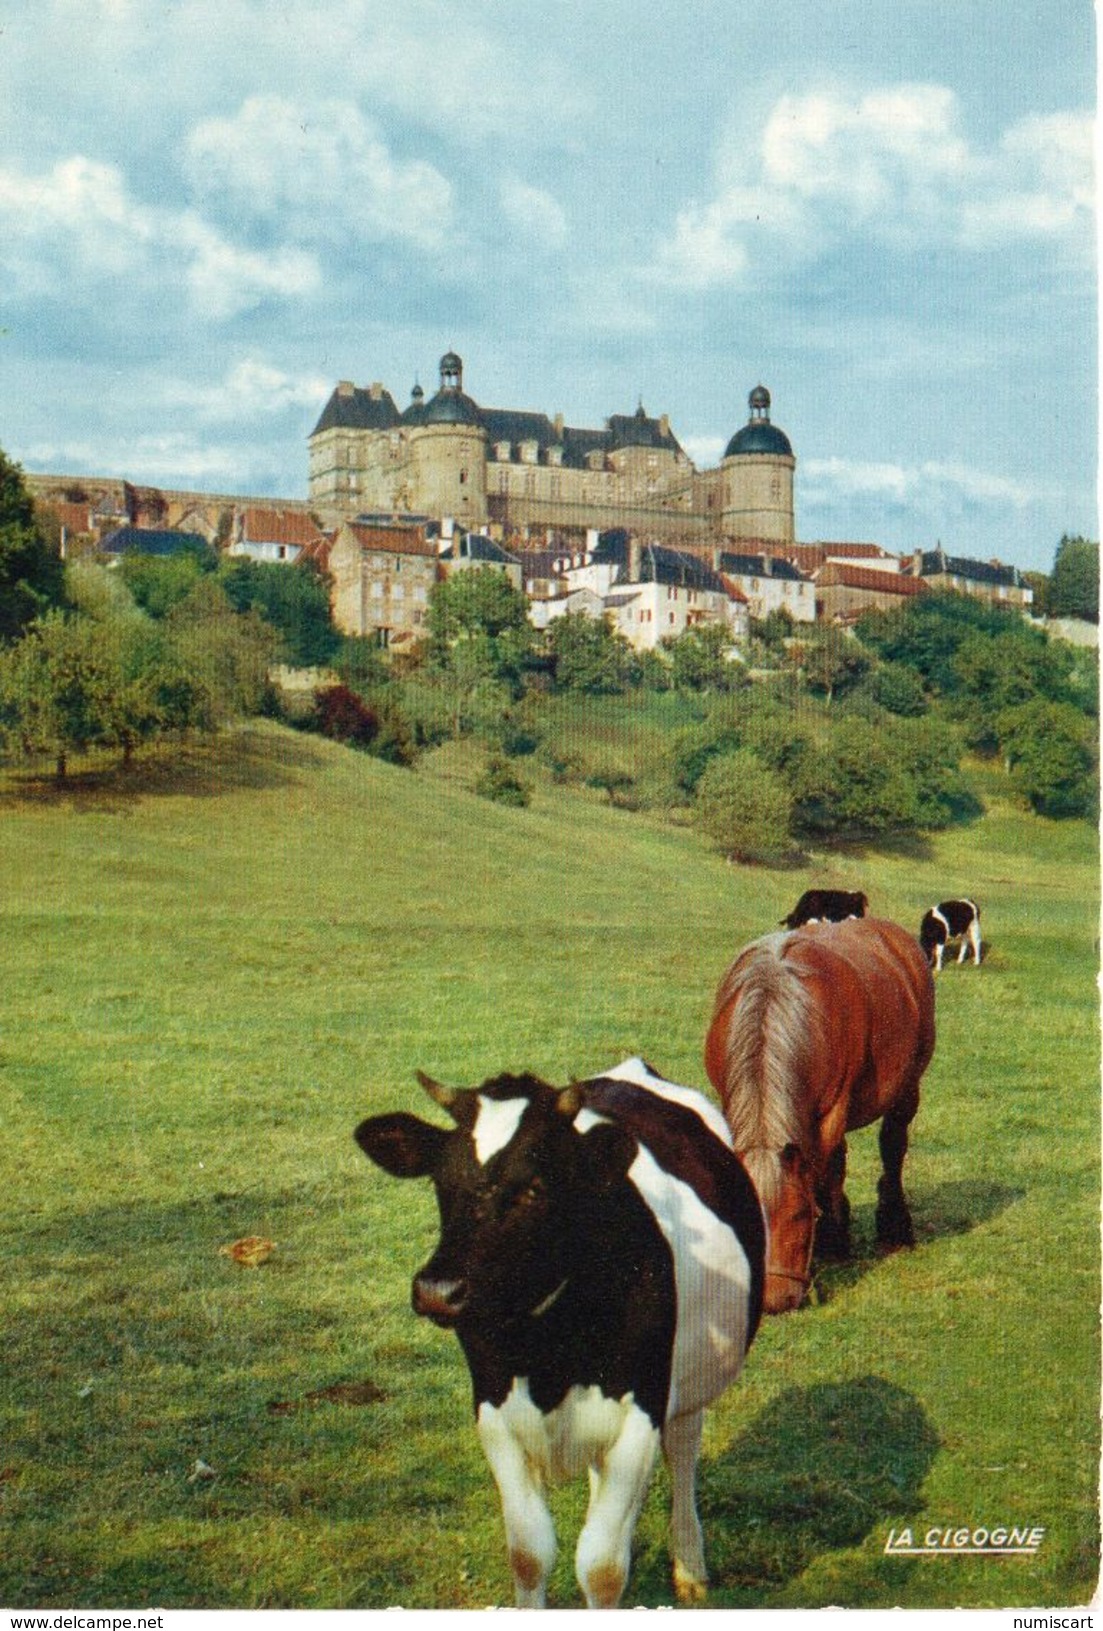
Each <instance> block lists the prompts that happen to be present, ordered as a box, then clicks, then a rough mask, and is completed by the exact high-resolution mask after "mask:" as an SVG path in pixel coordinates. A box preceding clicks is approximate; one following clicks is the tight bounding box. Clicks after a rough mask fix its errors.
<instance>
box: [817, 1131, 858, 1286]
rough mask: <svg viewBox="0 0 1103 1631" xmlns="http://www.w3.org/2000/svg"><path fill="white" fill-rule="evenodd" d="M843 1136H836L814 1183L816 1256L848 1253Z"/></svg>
mask: <svg viewBox="0 0 1103 1631" xmlns="http://www.w3.org/2000/svg"><path fill="white" fill-rule="evenodd" d="M845 1183H846V1139H845V1138H843V1139H840V1140H839V1142H838V1144H836V1146H835V1148H834V1149H833V1150H832V1152H831V1154H830V1156H829V1157H828V1162H827V1166H826V1168H825V1170H824V1174H823V1177H822V1178H821V1179H820V1181H819V1183H818V1184H817V1186H816V1205H817V1206H818V1207H819V1209H820V1216H819V1220H818V1222H817V1223H816V1251H817V1253H818V1254H819V1256H820V1257H834V1258H837V1259H845V1258H848V1257H849V1256H850V1202H849V1201H848V1200H847V1198H846V1190H845V1189H844V1188H843V1185H844V1184H845Z"/></svg>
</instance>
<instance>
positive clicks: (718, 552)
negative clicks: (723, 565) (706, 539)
mask: <svg viewBox="0 0 1103 1631" xmlns="http://www.w3.org/2000/svg"><path fill="white" fill-rule="evenodd" d="M723 558H724V551H723V550H722V549H721V548H720V545H719V544H716V545H714V546H713V551H712V570H713V571H714V572H719V571H720V562H721V561H722V560H723Z"/></svg>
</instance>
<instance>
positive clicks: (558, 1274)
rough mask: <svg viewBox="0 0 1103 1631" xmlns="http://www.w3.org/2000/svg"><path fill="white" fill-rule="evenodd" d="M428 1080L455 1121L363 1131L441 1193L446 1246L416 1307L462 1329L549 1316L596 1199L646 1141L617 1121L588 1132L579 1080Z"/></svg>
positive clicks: (366, 1147) (384, 1162) (377, 1156)
mask: <svg viewBox="0 0 1103 1631" xmlns="http://www.w3.org/2000/svg"><path fill="white" fill-rule="evenodd" d="M418 1080H419V1082H420V1083H421V1085H422V1087H423V1088H424V1089H425V1091H426V1092H427V1093H428V1094H429V1096H430V1098H432V1099H434V1100H435V1101H436V1103H437V1104H439V1105H440V1106H441V1107H442V1109H444V1110H446V1111H447V1112H448V1114H449V1115H450V1116H451V1118H452V1121H453V1123H454V1125H453V1126H452V1127H449V1128H445V1127H439V1126H434V1125H433V1124H431V1123H430V1122H426V1121H422V1120H421V1119H420V1118H419V1117H418V1116H411V1115H407V1114H406V1113H405V1112H403V1111H396V1112H393V1113H391V1114H389V1115H383V1116H371V1117H369V1119H368V1120H367V1121H363V1122H361V1123H360V1126H359V1127H358V1128H357V1129H356V1133H355V1138H356V1142H357V1143H358V1144H359V1146H360V1148H361V1149H362V1150H363V1152H364V1154H365V1155H366V1156H367V1157H368V1158H369V1160H371V1161H374V1162H375V1163H376V1165H377V1166H380V1167H382V1168H383V1169H384V1171H385V1172H389V1173H391V1174H392V1175H393V1176H394V1177H396V1178H431V1179H432V1180H433V1184H434V1186H435V1188H436V1192H437V1204H438V1207H439V1210H440V1224H441V1232H440V1242H439V1244H438V1246H437V1249H436V1251H435V1252H434V1253H433V1255H432V1257H431V1258H430V1259H429V1261H428V1263H426V1265H425V1267H424V1268H422V1269H421V1270H419V1272H418V1273H417V1274H416V1275H415V1276H414V1283H413V1306H414V1311H415V1313H418V1314H424V1315H426V1316H427V1317H428V1318H429V1319H431V1320H434V1321H435V1322H436V1323H437V1324H438V1325H444V1326H454V1325H457V1324H459V1323H460V1321H463V1320H482V1319H484V1318H489V1319H491V1320H493V1321H495V1322H498V1323H509V1322H510V1321H513V1320H517V1319H521V1318H524V1317H525V1316H527V1315H532V1314H536V1313H538V1312H540V1311H542V1310H543V1309H544V1308H546V1307H547V1306H550V1304H549V1299H552V1298H556V1297H557V1296H558V1294H559V1292H560V1291H561V1290H562V1288H563V1286H564V1284H565V1282H566V1281H567V1280H568V1279H569V1277H570V1274H571V1273H572V1271H573V1269H574V1267H575V1265H576V1264H577V1262H578V1257H579V1252H580V1246H581V1242H582V1241H583V1240H584V1238H585V1231H586V1224H587V1220H588V1218H592V1216H593V1212H594V1205H595V1202H596V1201H597V1200H598V1199H599V1197H600V1196H601V1195H602V1194H604V1193H607V1192H608V1191H609V1190H610V1189H611V1188H612V1187H614V1186H615V1185H617V1184H619V1183H621V1182H622V1181H623V1180H624V1178H625V1175H626V1174H627V1171H628V1168H629V1167H630V1166H631V1164H632V1161H633V1160H634V1158H635V1155H636V1142H635V1139H634V1138H633V1137H632V1136H631V1134H629V1133H627V1132H625V1131H624V1130H623V1129H622V1128H620V1127H617V1126H614V1125H613V1124H612V1123H610V1122H597V1123H596V1124H595V1125H592V1126H591V1127H590V1128H589V1130H588V1131H586V1132H580V1131H579V1130H578V1129H577V1128H576V1126H575V1117H576V1116H577V1115H578V1112H579V1110H580V1108H581V1104H582V1098H581V1092H580V1090H579V1089H578V1088H577V1087H569V1088H564V1089H563V1090H562V1091H561V1092H558V1091H556V1089H555V1088H552V1087H549V1086H548V1085H547V1084H546V1083H544V1082H540V1081H537V1080H536V1078H535V1077H532V1076H499V1077H496V1078H495V1079H494V1080H493V1081H489V1082H486V1083H484V1085H483V1086H482V1087H481V1088H474V1089H461V1088H447V1087H443V1086H442V1085H441V1084H440V1083H439V1082H434V1081H432V1080H431V1078H429V1077H428V1076H424V1075H422V1073H421V1072H420V1071H419V1072H418Z"/></svg>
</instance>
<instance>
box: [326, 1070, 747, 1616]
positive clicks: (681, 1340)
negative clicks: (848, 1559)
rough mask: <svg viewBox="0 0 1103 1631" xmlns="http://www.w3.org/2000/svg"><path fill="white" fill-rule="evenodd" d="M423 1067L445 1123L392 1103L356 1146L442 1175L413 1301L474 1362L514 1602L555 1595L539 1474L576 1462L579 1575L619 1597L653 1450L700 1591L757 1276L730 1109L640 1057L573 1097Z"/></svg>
mask: <svg viewBox="0 0 1103 1631" xmlns="http://www.w3.org/2000/svg"><path fill="white" fill-rule="evenodd" d="M418 1080H419V1081H420V1082H421V1085H422V1086H423V1087H424V1088H425V1090H426V1092H427V1093H428V1094H429V1095H430V1097H431V1098H433V1099H434V1100H435V1101H436V1102H437V1103H438V1104H439V1105H441V1106H442V1108H444V1109H445V1110H446V1111H447V1112H448V1114H449V1115H450V1116H451V1118H452V1121H453V1123H454V1125H453V1126H452V1127H451V1128H447V1129H446V1128H444V1127H438V1126H433V1125H431V1124H430V1123H429V1122H426V1121H422V1120H421V1119H420V1118H419V1117H417V1116H411V1115H407V1114H405V1113H403V1112H394V1113H391V1114H388V1115H380V1116H372V1117H370V1118H369V1119H368V1120H367V1121H364V1122H362V1123H361V1124H360V1126H359V1127H358V1128H357V1129H356V1141H357V1143H358V1144H359V1145H360V1148H361V1149H362V1150H363V1151H364V1154H365V1155H367V1156H368V1157H369V1159H370V1160H372V1161H374V1162H375V1163H376V1164H377V1165H378V1166H381V1167H382V1168H383V1169H384V1170H385V1171H386V1172H389V1173H391V1174H393V1176H395V1177H396V1178H422V1177H427V1178H431V1179H432V1180H433V1184H434V1186H435V1188H436V1191H437V1201H438V1205H439V1209H440V1216H441V1234H440V1241H439V1244H438V1245H437V1248H436V1250H435V1251H434V1253H433V1255H432V1257H431V1258H430V1260H429V1262H428V1263H426V1264H425V1266H424V1268H422V1269H420V1270H419V1272H418V1273H417V1274H416V1275H415V1276H414V1282H413V1306H414V1311H415V1313H418V1314H422V1315H425V1316H426V1317H427V1318H428V1319H431V1320H433V1321H434V1322H435V1323H436V1324H437V1325H440V1326H443V1327H444V1328H445V1329H450V1330H453V1331H455V1333H456V1335H457V1337H458V1338H459V1341H460V1345H461V1347H462V1348H463V1351H464V1355H465V1357H466V1359H467V1364H468V1368H469V1370H470V1372H471V1380H472V1383H473V1385H474V1402H475V1420H476V1425H477V1431H478V1434H479V1439H480V1442H481V1444H482V1447H483V1451H484V1453H485V1455H486V1458H487V1460H488V1462H489V1463H490V1469H491V1472H492V1473H493V1475H494V1478H495V1481H496V1482H497V1485H498V1490H499V1493H500V1495H501V1500H502V1512H503V1516H504V1519H505V1530H506V1541H507V1545H508V1548H509V1560H510V1568H511V1570H512V1573H513V1580H514V1589H515V1593H516V1599H517V1605H518V1607H520V1608H542V1607H543V1606H544V1596H545V1583H546V1581H547V1577H548V1574H549V1573H550V1571H551V1568H552V1565H553V1563H554V1561H555V1555H556V1539H555V1529H554V1527H553V1524H552V1519H551V1515H550V1513H549V1512H548V1508H547V1506H546V1504H545V1500H544V1496H543V1493H542V1486H543V1484H544V1483H545V1481H550V1480H552V1479H556V1478H565V1477H571V1476H574V1475H575V1474H577V1473H580V1472H581V1471H582V1470H583V1469H584V1468H588V1469H589V1474H590V1503H589V1509H588V1512H587V1515H586V1521H585V1523H584V1525H583V1528H582V1532H581V1535H580V1536H579V1540H578V1546H577V1549H576V1553H575V1572H576V1574H577V1577H578V1581H579V1584H580V1585H581V1587H582V1590H583V1593H584V1594H585V1597H586V1602H587V1604H588V1606H589V1607H591V1608H615V1607H616V1606H617V1604H618V1603H619V1602H620V1599H621V1595H622V1593H623V1591H624V1588H625V1585H626V1583H627V1580H628V1572H629V1564H630V1554H631V1544H632V1535H633V1531H634V1529H635V1524H636V1519H637V1517H638V1515H639V1511H640V1507H641V1506H642V1504H643V1499H644V1496H645V1494H646V1492H647V1488H648V1485H649V1483H650V1480H651V1474H652V1470H653V1467H654V1463H655V1458H656V1455H657V1452H658V1450H659V1447H660V1444H661V1446H662V1450H663V1454H664V1456H665V1457H666V1461H667V1465H668V1467H669V1469H670V1477H671V1487H672V1498H673V1508H672V1514H671V1551H672V1554H673V1560H674V1583H675V1588H676V1590H677V1594H678V1597H679V1599H680V1600H681V1601H683V1602H693V1601H699V1600H700V1599H701V1598H703V1596H704V1590H705V1584H706V1578H707V1577H706V1573H705V1560H704V1549H703V1542H702V1535H701V1525H700V1522H699V1521H698V1517H697V1508H696V1497H695V1478H696V1466H697V1455H698V1450H699V1448H700V1440H701V1425H702V1415H703V1410H704V1407H705V1405H707V1404H709V1403H710V1402H711V1401H712V1400H713V1399H716V1398H717V1397H718V1396H719V1395H720V1394H721V1393H722V1392H723V1391H724V1389H725V1388H726V1387H727V1386H728V1385H729V1383H731V1382H732V1381H734V1379H735V1377H736V1376H737V1375H738V1374H739V1371H740V1369H741V1367H742V1364H743V1359H744V1356H745V1354H746V1352H747V1349H748V1347H749V1346H750V1343H751V1339H752V1337H753V1336H754V1333H755V1330H756V1328H757V1325H758V1321H759V1316H760V1313H761V1309H762V1295H763V1279H764V1270H765V1247H766V1242H765V1223H764V1220H763V1215H762V1209H761V1207H760V1206H759V1202H758V1197H757V1196H756V1194H755V1192H754V1188H753V1187H752V1185H751V1182H750V1179H749V1178H748V1177H747V1175H746V1173H745V1172H744V1170H743V1167H742V1165H741V1164H740V1162H739V1159H738V1158H737V1156H736V1155H735V1154H734V1152H733V1150H732V1148H731V1135H730V1134H729V1132H728V1129H727V1124H726V1123H725V1121H724V1118H723V1116H722V1115H721V1114H720V1112H719V1111H718V1110H717V1109H716V1108H715V1106H714V1105H712V1104H711V1103H710V1102H709V1101H708V1100H707V1099H706V1098H704V1096H703V1095H702V1094H700V1093H695V1092H694V1091H693V1090H692V1089H690V1088H685V1087H678V1086H675V1085H674V1084H673V1083H671V1082H667V1081H665V1080H664V1079H663V1078H662V1077H660V1076H657V1075H656V1074H655V1072H654V1071H652V1070H651V1068H650V1067H649V1066H647V1065H645V1064H644V1062H643V1061H642V1060H641V1059H629V1060H626V1061H625V1062H624V1063H623V1064H621V1065H618V1066H617V1067H616V1068H615V1069H614V1070H610V1071H608V1072H607V1073H606V1074H605V1075H603V1076H599V1077H596V1078H594V1079H593V1080H591V1081H586V1082H580V1083H575V1084H573V1085H572V1086H571V1087H567V1088H564V1089H562V1090H561V1091H557V1090H556V1089H555V1088H553V1087H549V1086H548V1085H547V1084H546V1083H544V1082H541V1081H538V1080H537V1079H536V1078H535V1077H533V1076H508V1075H503V1076H498V1077H495V1078H494V1079H493V1080H492V1081H488V1082H486V1083H484V1084H483V1086H482V1087H480V1088H476V1089H471V1090H464V1089H457V1088H446V1087H442V1086H441V1085H440V1084H439V1083H436V1082H433V1081H431V1080H430V1078H429V1077H427V1076H423V1075H422V1074H421V1073H420V1072H418Z"/></svg>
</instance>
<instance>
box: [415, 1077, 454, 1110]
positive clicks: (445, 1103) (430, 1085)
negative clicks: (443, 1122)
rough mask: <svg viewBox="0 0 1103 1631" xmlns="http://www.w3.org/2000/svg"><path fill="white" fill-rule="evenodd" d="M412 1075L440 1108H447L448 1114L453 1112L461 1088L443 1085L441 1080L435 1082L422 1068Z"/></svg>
mask: <svg viewBox="0 0 1103 1631" xmlns="http://www.w3.org/2000/svg"><path fill="white" fill-rule="evenodd" d="M414 1075H415V1076H416V1077H417V1079H418V1081H419V1082H420V1083H421V1085H422V1087H423V1088H424V1089H425V1091H426V1093H428V1095H429V1097H430V1098H431V1099H432V1100H433V1102H434V1104H439V1105H440V1107H441V1109H442V1110H447V1111H448V1112H449V1114H450V1115H454V1114H455V1112H456V1109H457V1107H458V1105H459V1103H460V1093H461V1092H462V1089H461V1088H458V1087H445V1085H444V1083H443V1082H435V1081H434V1080H433V1078H432V1077H431V1076H426V1074H425V1072H424V1071H423V1070H416V1071H415V1072H414Z"/></svg>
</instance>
